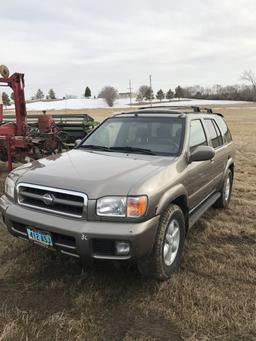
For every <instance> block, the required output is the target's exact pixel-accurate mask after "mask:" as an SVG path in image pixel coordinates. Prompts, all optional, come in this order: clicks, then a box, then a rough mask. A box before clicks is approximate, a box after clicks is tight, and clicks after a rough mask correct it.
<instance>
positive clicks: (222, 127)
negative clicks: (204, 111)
mask: <svg viewBox="0 0 256 341" xmlns="http://www.w3.org/2000/svg"><path fill="white" fill-rule="evenodd" d="M215 120H216V123H217V125H218V127H219V128H220V131H221V134H222V136H223V137H224V141H225V142H227V143H228V142H230V141H232V136H231V133H230V131H229V129H228V126H227V124H226V122H225V121H224V119H223V118H222V117H221V116H217V117H216V118H215Z"/></svg>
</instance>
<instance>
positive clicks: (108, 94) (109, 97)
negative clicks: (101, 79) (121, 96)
mask: <svg viewBox="0 0 256 341" xmlns="http://www.w3.org/2000/svg"><path fill="white" fill-rule="evenodd" d="M117 97H118V91H117V90H116V89H115V88H114V87H113V86H105V87H104V88H103V89H102V90H101V92H100V93H99V95H98V98H104V99H105V101H106V102H107V104H108V106H110V107H113V105H114V103H115V100H116V99H117Z"/></svg>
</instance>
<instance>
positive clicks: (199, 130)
mask: <svg viewBox="0 0 256 341" xmlns="http://www.w3.org/2000/svg"><path fill="white" fill-rule="evenodd" d="M189 145H190V152H193V151H194V150H195V148H196V147H198V146H206V145H207V141H206V136H205V132H204V128H203V125H202V122H201V120H193V121H191V125H190V143H189Z"/></svg>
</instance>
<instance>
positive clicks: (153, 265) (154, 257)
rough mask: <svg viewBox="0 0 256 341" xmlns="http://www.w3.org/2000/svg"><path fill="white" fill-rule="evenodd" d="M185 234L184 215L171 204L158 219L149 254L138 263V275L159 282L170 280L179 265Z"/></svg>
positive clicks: (178, 208)
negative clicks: (153, 241) (153, 242)
mask: <svg viewBox="0 0 256 341" xmlns="http://www.w3.org/2000/svg"><path fill="white" fill-rule="evenodd" d="M185 234H186V226H185V218H184V214H183V212H182V210H181V208H180V207H179V206H178V205H174V204H171V205H170V206H169V208H168V209H167V210H166V211H165V212H164V213H163V214H162V215H161V217H160V221H159V226H158V230H157V234H156V237H155V244H154V246H153V250H152V252H151V254H150V255H149V256H146V257H144V258H143V259H140V260H139V261H138V268H139V271H140V273H141V274H142V275H144V276H148V277H152V278H156V279H158V280H161V281H163V280H166V279H168V278H170V277H171V275H172V274H173V273H174V272H175V271H176V269H177V267H178V265H179V263H180V260H181V255H182V250H183V245H184V241H185Z"/></svg>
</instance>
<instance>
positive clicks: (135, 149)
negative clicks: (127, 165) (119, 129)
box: [109, 146, 156, 155]
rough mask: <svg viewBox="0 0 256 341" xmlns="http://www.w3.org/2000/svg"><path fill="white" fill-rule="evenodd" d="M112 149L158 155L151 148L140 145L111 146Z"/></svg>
mask: <svg viewBox="0 0 256 341" xmlns="http://www.w3.org/2000/svg"><path fill="white" fill-rule="evenodd" d="M109 149H110V150H113V151H121V152H122V151H123V152H128V153H139V154H148V155H156V153H154V152H153V151H152V150H151V149H146V148H139V147H129V146H126V147H110V148H109Z"/></svg>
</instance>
